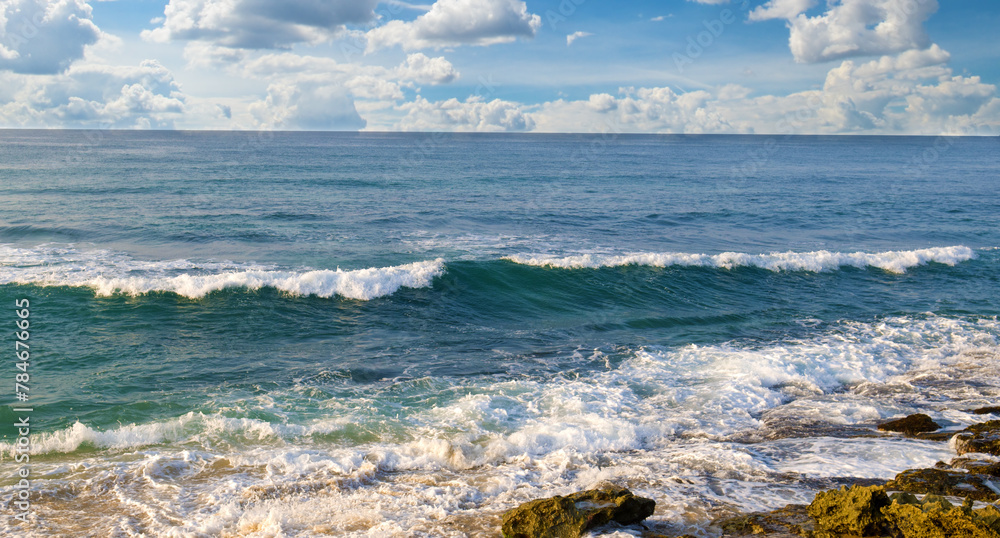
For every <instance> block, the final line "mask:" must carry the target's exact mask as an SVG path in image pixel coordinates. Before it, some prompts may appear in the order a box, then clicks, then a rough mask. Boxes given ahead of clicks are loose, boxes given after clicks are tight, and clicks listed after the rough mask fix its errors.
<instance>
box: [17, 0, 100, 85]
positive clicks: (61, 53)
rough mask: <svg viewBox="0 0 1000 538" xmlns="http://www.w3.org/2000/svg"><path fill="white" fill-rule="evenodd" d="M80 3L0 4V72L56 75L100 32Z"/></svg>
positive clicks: (28, 0) (36, 0)
mask: <svg viewBox="0 0 1000 538" xmlns="http://www.w3.org/2000/svg"><path fill="white" fill-rule="evenodd" d="M91 19H92V10H91V7H90V4H88V3H87V2H86V1H84V0H51V1H44V0H0V70H10V71H14V72H15V73H33V74H53V73H60V72H62V71H64V70H66V68H68V67H69V66H70V64H72V63H73V62H74V61H76V60H79V59H80V58H82V57H83V55H84V47H86V46H87V45H92V44H94V43H97V41H98V40H99V39H100V38H101V36H102V35H104V34H102V32H101V30H100V29H99V28H98V27H97V25H95V24H94V22H93V21H92V20H91Z"/></svg>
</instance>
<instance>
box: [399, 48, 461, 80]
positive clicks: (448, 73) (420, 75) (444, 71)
mask: <svg viewBox="0 0 1000 538" xmlns="http://www.w3.org/2000/svg"><path fill="white" fill-rule="evenodd" d="M395 73H396V75H397V76H398V77H399V78H401V79H406V80H413V81H416V82H420V83H422V84H447V83H448V82H451V81H453V80H455V79H456V78H458V71H456V70H455V66H453V65H452V64H451V62H449V61H448V60H446V59H444V58H443V57H437V58H429V57H428V56H427V55H425V54H424V53H422V52H417V53H414V54H410V55H408V56H407V57H406V62H405V63H403V65H400V66H399V67H397V68H396V70H395Z"/></svg>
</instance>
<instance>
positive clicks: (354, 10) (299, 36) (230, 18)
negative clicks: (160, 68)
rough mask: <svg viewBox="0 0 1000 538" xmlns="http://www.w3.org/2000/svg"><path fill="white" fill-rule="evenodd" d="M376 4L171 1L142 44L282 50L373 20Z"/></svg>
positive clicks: (357, 0) (365, 0)
mask: <svg viewBox="0 0 1000 538" xmlns="http://www.w3.org/2000/svg"><path fill="white" fill-rule="evenodd" d="M377 4H378V1H377V0H284V1H281V2H277V1H274V0H170V3H169V4H167V6H166V8H165V9H164V16H165V17H164V20H163V22H162V26H160V27H158V28H155V29H153V30H145V31H143V32H142V37H143V38H144V39H146V40H149V41H153V42H159V43H165V42H169V41H174V40H202V41H210V42H212V43H214V44H216V45H220V46H224V47H232V48H249V49H268V48H286V47H289V46H291V45H293V44H295V43H302V42H305V43H320V42H323V41H327V40H330V39H332V38H333V37H335V36H337V35H338V34H340V33H341V32H342V31H343V29H344V25H345V24H351V23H354V24H361V23H367V22H370V21H372V20H374V18H375V13H374V9H375V6H376V5H377Z"/></svg>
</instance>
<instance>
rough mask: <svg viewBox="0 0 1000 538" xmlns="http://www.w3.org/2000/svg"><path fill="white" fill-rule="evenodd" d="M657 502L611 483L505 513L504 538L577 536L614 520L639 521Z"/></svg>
mask: <svg viewBox="0 0 1000 538" xmlns="http://www.w3.org/2000/svg"><path fill="white" fill-rule="evenodd" d="M655 507H656V502H655V501H653V500H652V499H647V498H644V497H636V496H635V495H633V494H632V492H631V491H629V490H627V489H625V488H621V487H617V486H608V487H605V488H600V489H592V490H587V491H581V492H578V493H574V494H572V495H567V496H565V497H563V496H559V495H557V496H555V497H550V498H548V499H538V500H534V501H531V502H528V503H525V504H522V505H521V506H518V507H517V508H514V509H512V510H508V511H507V512H505V513H504V514H503V536H504V538H576V537H578V536H580V535H582V534H583V533H584V532H586V531H587V530H588V529H591V528H594V527H598V526H600V525H604V524H606V523H610V522H612V521H614V522H616V523H619V524H621V525H632V524H635V523H639V522H640V521H642V520H644V519H646V518H647V517H649V516H651V515H653V509H654V508H655Z"/></svg>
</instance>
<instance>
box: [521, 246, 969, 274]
mask: <svg viewBox="0 0 1000 538" xmlns="http://www.w3.org/2000/svg"><path fill="white" fill-rule="evenodd" d="M973 258H975V252H973V250H972V249H971V248H969V247H965V246H953V247H937V248H926V249H919V250H893V251H886V252H876V253H868V252H846V253H845V252H829V251H826V250H819V251H814V252H772V253H769V254H746V253H742V252H723V253H722V254H687V253H682V252H663V253H634V254H624V255H604V254H582V255H578V256H565V257H554V256H530V255H514V256H508V257H506V258H504V259H506V260H509V261H512V262H514V263H517V264H521V265H533V266H537V267H553V268H558V269H597V268H600V267H621V266H625V265H644V266H650V267H670V266H681V267H714V268H720V269H733V268H736V267H757V268H761V269H766V270H768V271H776V272H777V271H812V272H822V271H833V270H836V269H839V268H841V267H857V268H859V269H864V268H867V267H875V268H878V269H882V270H885V271H888V272H890V273H905V272H906V270H907V269H910V268H912V267H916V266H919V265H926V264H928V263H930V262H935V263H943V264H945V265H951V266H954V265H956V264H958V263H961V262H964V261H968V260H971V259H973Z"/></svg>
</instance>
